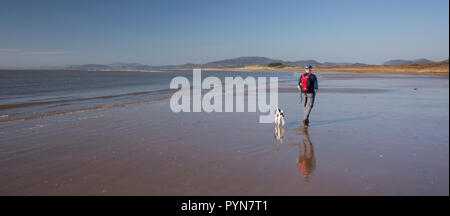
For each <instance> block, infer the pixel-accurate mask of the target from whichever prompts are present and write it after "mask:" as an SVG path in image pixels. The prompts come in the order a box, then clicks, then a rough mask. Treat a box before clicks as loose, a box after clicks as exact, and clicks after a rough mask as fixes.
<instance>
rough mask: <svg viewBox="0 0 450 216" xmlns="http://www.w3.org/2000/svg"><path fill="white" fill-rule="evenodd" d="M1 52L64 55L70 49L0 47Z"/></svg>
mask: <svg viewBox="0 0 450 216" xmlns="http://www.w3.org/2000/svg"><path fill="white" fill-rule="evenodd" d="M0 53H3V54H16V55H17V54H19V55H64V54H69V53H71V52H69V51H56V50H41V51H31V50H21V49H10V48H0Z"/></svg>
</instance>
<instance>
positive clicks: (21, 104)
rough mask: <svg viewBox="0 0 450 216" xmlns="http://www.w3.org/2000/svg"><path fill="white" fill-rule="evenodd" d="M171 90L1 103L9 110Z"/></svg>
mask: <svg viewBox="0 0 450 216" xmlns="http://www.w3.org/2000/svg"><path fill="white" fill-rule="evenodd" d="M171 91H174V90H173V89H160V90H153V91H142V92H132V93H127V94H119V95H107V96H99V97H91V98H76V99H64V100H50V101H37V102H27V103H15V104H2V105H0V110H8V109H15V108H23V107H29V106H36V105H45V104H55V103H67V102H76V101H86V100H94V99H110V98H117V97H123V96H136V95H144V94H150V93H165V92H171ZM3 116H4V115H2V116H1V117H3ZM6 117H7V116H6Z"/></svg>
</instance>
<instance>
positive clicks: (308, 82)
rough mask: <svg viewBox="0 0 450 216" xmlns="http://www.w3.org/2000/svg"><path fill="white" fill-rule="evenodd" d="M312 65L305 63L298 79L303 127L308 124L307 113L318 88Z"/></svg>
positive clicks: (311, 106) (309, 111)
mask: <svg viewBox="0 0 450 216" xmlns="http://www.w3.org/2000/svg"><path fill="white" fill-rule="evenodd" d="M311 71H312V66H311V65H310V64H307V65H306V66H305V72H306V73H304V74H302V76H300V79H299V80H298V90H299V91H300V92H301V97H302V102H303V104H302V105H303V127H305V128H306V127H308V125H309V114H310V113H311V109H312V108H313V105H314V98H315V96H316V94H317V91H318V90H319V83H318V81H317V77H316V75H314V74H313V73H312V72H311Z"/></svg>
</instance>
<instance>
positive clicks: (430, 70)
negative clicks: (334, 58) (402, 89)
mask: <svg viewBox="0 0 450 216" xmlns="http://www.w3.org/2000/svg"><path fill="white" fill-rule="evenodd" d="M202 70H206V71H208V70H209V71H218V70H230V71H275V70H276V71H303V70H304V68H303V67H291V66H285V67H268V66H260V65H253V66H246V67H238V68H202ZM313 70H315V71H323V72H356V73H372V74H416V75H443V76H448V75H449V63H448V62H438V63H416V64H403V65H393V66H383V65H368V66H338V67H314V68H313Z"/></svg>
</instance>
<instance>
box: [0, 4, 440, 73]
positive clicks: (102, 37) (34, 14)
mask: <svg viewBox="0 0 450 216" xmlns="http://www.w3.org/2000/svg"><path fill="white" fill-rule="evenodd" d="M448 8H449V1H448V0H429V1H426V0H423V1H415V0H407V1H400V0H391V1H381V0H380V1H362V0H359V1H348V0H341V1H335V0H330V1H325V0H318V1H299V0H297V1H262V0H260V1H244V0H241V1H233V0H227V1H213V0H204V1H195V0H190V1H171V0H165V1H137V0H134V1H112V0H110V1H102V0H96V1H90V0H89V1H85V0H76V1H70V0H66V1H63V0H59V1H57V0H55V1H46V0H41V1H33V0H30V1H22V0H13V1H10V0H1V2H0V66H43V65H71V64H86V63H100V64H103V63H115V62H139V63H143V64H149V65H167V64H182V63H188V62H190V63H206V62H208V61H214V60H220V59H225V58H234V57H239V56H265V57H270V58H276V59H283V60H302V59H314V60H318V61H320V62H324V61H330V62H362V63H370V64H381V63H383V62H384V61H386V60H390V59H415V58H428V59H430V60H434V61H440V60H444V59H447V58H448V53H449V9H448Z"/></svg>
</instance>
